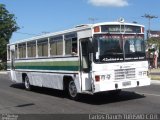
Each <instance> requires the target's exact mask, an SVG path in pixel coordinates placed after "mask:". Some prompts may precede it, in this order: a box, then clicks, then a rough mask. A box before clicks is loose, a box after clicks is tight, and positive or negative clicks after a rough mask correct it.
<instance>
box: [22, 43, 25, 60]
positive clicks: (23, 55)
mask: <svg viewBox="0 0 160 120" xmlns="http://www.w3.org/2000/svg"><path fill="white" fill-rule="evenodd" d="M22 58H26V46H25V45H24V46H23V49H22Z"/></svg>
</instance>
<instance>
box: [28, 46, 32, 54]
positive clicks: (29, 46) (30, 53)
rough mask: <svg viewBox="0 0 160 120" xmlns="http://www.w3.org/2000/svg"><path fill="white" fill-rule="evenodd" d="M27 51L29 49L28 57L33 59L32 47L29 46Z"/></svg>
mask: <svg viewBox="0 0 160 120" xmlns="http://www.w3.org/2000/svg"><path fill="white" fill-rule="evenodd" d="M27 49H28V57H32V54H31V46H28V47H27Z"/></svg>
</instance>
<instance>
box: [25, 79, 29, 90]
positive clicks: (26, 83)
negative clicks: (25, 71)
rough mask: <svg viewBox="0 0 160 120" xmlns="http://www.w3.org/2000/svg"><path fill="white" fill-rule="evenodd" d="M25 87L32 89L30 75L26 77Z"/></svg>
mask: <svg viewBox="0 0 160 120" xmlns="http://www.w3.org/2000/svg"><path fill="white" fill-rule="evenodd" d="M25 87H26V89H30V83H29V79H28V77H26V78H25Z"/></svg>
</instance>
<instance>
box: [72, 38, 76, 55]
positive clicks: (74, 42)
mask: <svg viewBox="0 0 160 120" xmlns="http://www.w3.org/2000/svg"><path fill="white" fill-rule="evenodd" d="M76 54H77V38H72V55H76Z"/></svg>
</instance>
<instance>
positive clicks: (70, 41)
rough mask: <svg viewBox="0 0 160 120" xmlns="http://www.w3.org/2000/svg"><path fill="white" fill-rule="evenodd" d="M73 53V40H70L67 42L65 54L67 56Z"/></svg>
mask: <svg viewBox="0 0 160 120" xmlns="http://www.w3.org/2000/svg"><path fill="white" fill-rule="evenodd" d="M71 52H72V40H71V39H68V40H66V41H65V53H66V55H70V54H71Z"/></svg>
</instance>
